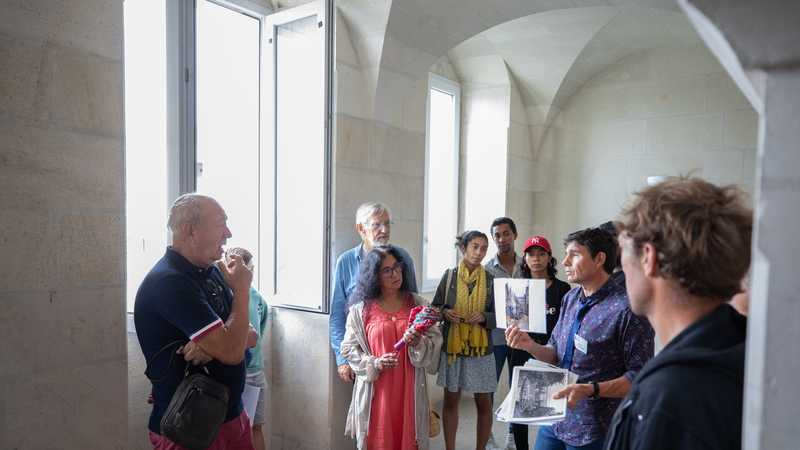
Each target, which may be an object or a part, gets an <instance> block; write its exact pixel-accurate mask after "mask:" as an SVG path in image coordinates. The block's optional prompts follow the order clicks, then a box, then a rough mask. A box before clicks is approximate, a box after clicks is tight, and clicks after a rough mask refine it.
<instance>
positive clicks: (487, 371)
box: [436, 352, 497, 393]
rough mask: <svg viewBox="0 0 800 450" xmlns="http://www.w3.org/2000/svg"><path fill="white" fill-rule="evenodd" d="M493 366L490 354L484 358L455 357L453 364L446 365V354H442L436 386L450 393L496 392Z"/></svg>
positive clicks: (492, 355) (492, 357) (495, 377)
mask: <svg viewBox="0 0 800 450" xmlns="http://www.w3.org/2000/svg"><path fill="white" fill-rule="evenodd" d="M494 365H495V362H494V354H492V353H489V354H488V355H484V356H457V357H456V360H455V361H453V364H447V353H445V352H442V355H441V356H440V357H439V375H438V377H437V378H436V384H438V385H439V386H442V387H444V388H446V389H447V390H448V391H450V392H458V391H466V392H473V393H490V392H494V391H496V390H497V374H496V372H495V370H496V369H495V366H494Z"/></svg>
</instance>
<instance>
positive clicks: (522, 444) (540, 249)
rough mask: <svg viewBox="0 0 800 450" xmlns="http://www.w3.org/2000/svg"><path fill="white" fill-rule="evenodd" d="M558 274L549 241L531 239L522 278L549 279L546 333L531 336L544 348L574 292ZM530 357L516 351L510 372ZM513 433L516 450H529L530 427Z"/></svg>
mask: <svg viewBox="0 0 800 450" xmlns="http://www.w3.org/2000/svg"><path fill="white" fill-rule="evenodd" d="M556 272H557V270H556V259H555V258H553V250H552V248H551V247H550V242H549V241H548V240H547V239H545V237H544V236H531V237H530V238H528V240H527V241H525V245H524V246H523V247H522V263H521V264H520V273H521V274H522V278H533V279H544V280H547V281H546V286H547V290H546V294H545V304H546V310H545V311H546V313H545V314H546V318H547V332H546V333H528V334H529V335H530V337H531V338H532V339H533V340H534V341H535V342H537V343H539V344H541V345H546V344H547V341H548V340H550V334H551V333H552V332H553V328H555V326H556V323H557V322H558V315H559V313H560V312H561V299H562V298H563V297H564V294H566V293H567V292H569V290H570V289H571V287H570V285H569V284H568V283H566V282H564V281H561V280H559V279H558V278H556ZM530 357H531V355H530V353H528V352H526V351H525V350H517V349H513V350H512V352H511V362H510V363H509V371H513V370H514V367H517V366H522V365H524V364H525V362H526V361H527V360H528V359H530ZM511 433H512V435H513V436H514V445H515V447H516V450H528V448H529V447H528V426H527V425H520V424H516V423H515V424H511Z"/></svg>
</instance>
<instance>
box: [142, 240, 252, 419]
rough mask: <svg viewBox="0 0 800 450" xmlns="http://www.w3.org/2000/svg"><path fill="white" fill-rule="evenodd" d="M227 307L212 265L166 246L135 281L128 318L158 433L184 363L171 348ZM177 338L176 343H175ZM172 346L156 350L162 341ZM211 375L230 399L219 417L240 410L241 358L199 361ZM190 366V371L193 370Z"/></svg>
mask: <svg viewBox="0 0 800 450" xmlns="http://www.w3.org/2000/svg"><path fill="white" fill-rule="evenodd" d="M232 307H233V292H232V291H231V290H230V288H228V286H227V285H226V284H225V280H224V278H223V277H222V273H221V272H220V271H219V269H217V268H216V267H215V266H212V267H209V268H200V267H197V266H194V265H193V264H192V263H190V262H189V261H188V260H187V259H186V258H184V257H183V256H181V255H180V254H179V253H178V252H176V251H174V250H172V249H171V248H167V252H166V254H164V256H163V257H162V258H161V259H160V260H159V261H158V262H157V263H156V265H155V266H154V267H153V268H152V269H151V270H150V272H149V273H148V274H147V276H146V277H145V278H144V280H143V281H142V284H141V286H139V291H138V292H137V293H136V304H135V306H134V310H133V319H134V322H135V324H136V335H137V336H138V338H139V345H140V346H141V347H142V353H143V354H144V357H145V359H146V360H147V361H148V369H147V372H146V374H147V376H148V378H150V380H151V382H152V384H153V391H152V392H153V400H154V403H153V412H152V413H151V414H150V422H149V424H148V428H149V429H150V431H152V432H154V433H157V434H161V430H160V423H161V416H162V415H163V414H164V411H165V410H166V408H167V405H169V401H170V400H171V399H172V395H173V394H174V393H175V390H176V389H177V387H178V384H180V382H181V380H182V379H183V376H184V371H185V369H186V367H187V364H188V363H186V362H185V361H184V360H183V356H182V355H176V354H175V351H176V350H177V349H178V347H180V346H181V345H183V344H184V343H186V342H188V341H189V339H192V340H195V341H196V340H197V339H199V338H200V337H202V336H204V335H205V334H207V333H209V332H211V331H212V330H214V329H216V328H218V327H221V326H222V325H223V323H224V321H226V320H227V319H228V316H229V315H230V313H231V309H232ZM176 341H179V343H176ZM172 343H174V345H172V346H170V347H169V348H167V349H165V350H164V351H162V352H160V353H159V350H161V349H163V348H164V347H165V346H168V345H170V344H172ZM205 367H206V368H207V369H208V372H209V374H210V375H211V377H212V378H214V379H215V380H217V381H219V382H220V383H222V384H224V385H226V386H227V387H228V390H229V393H230V400H229V402H228V413H227V415H226V417H225V421H228V420H231V419H234V418H236V417H238V416H239V415H240V414H241V413H242V390H243V389H244V380H245V363H244V361H242V362H241V363H239V364H237V365H234V366H230V365H227V364H223V363H221V362H219V361H217V360H212V361H211V362H209V363H208V364H206V366H205ZM198 370H202V369H198V368H197V367H194V366H190V371H192V372H194V371H198Z"/></svg>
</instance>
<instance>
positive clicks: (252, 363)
mask: <svg viewBox="0 0 800 450" xmlns="http://www.w3.org/2000/svg"><path fill="white" fill-rule="evenodd" d="M249 314H250V325H252V326H253V329H254V330H256V335H257V338H256V345H255V347H252V348H249V349H247V350H246V352H247V355H248V356H247V373H249V374H250V373H257V372H261V371H262V370H264V358H263V357H262V356H261V348H262V347H261V341H262V339H264V333H265V332H266V331H267V319H268V318H269V305H268V304H267V301H266V300H264V297H262V296H261V293H259V292H258V291H257V290H256V288H254V287H250V313H249Z"/></svg>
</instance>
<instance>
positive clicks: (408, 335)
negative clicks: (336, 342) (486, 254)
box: [341, 246, 442, 450]
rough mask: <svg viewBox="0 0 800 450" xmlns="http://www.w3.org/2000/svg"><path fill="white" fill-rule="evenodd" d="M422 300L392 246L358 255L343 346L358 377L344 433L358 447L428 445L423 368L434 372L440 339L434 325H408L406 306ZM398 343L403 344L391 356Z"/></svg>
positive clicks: (397, 449) (399, 449) (420, 449)
mask: <svg viewBox="0 0 800 450" xmlns="http://www.w3.org/2000/svg"><path fill="white" fill-rule="evenodd" d="M424 302H425V301H424V299H422V298H421V297H419V296H418V295H416V294H413V293H411V292H409V291H408V287H407V282H406V280H404V279H403V261H402V257H401V256H400V255H399V253H398V252H397V250H395V249H394V247H392V246H379V247H375V248H374V249H373V250H372V251H371V252H369V254H367V255H366V257H364V259H363V261H362V262H361V270H360V273H359V280H358V287H357V288H356V291H355V292H354V294H353V299H352V300H351V304H352V306H351V307H350V309H349V311H348V317H347V327H346V329H345V336H344V340H343V341H342V346H341V351H342V355H343V356H344V357H345V358H346V359H347V360H348V363H349V364H350V366H351V367H352V368H353V371H354V372H355V373H356V381H355V387H354V389H353V399H352V402H351V404H350V411H349V413H348V417H347V428H346V432H347V433H349V434H350V435H351V436H353V437H354V438H356V440H357V442H358V448H359V449H360V450H365V449H368V450H426V449H427V448H428V425H429V423H428V420H429V418H428V414H429V410H428V408H429V406H428V392H427V386H426V377H425V370H426V368H429V370H435V368H436V367H437V363H438V356H439V355H438V353H439V352H440V349H441V343H442V335H441V331H440V330H439V328H438V326H433V327H431V328H430V329H429V330H427V331H426V332H425V333H418V332H416V331H414V330H413V329H410V328H409V326H408V318H409V314H410V312H411V309H412V308H414V307H415V306H417V305H420V304H424ZM400 339H403V340H404V341H405V342H406V346H405V347H403V348H402V349H401V350H399V351H397V350H395V349H394V345H395V343H397V342H398V341H399V340H400Z"/></svg>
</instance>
